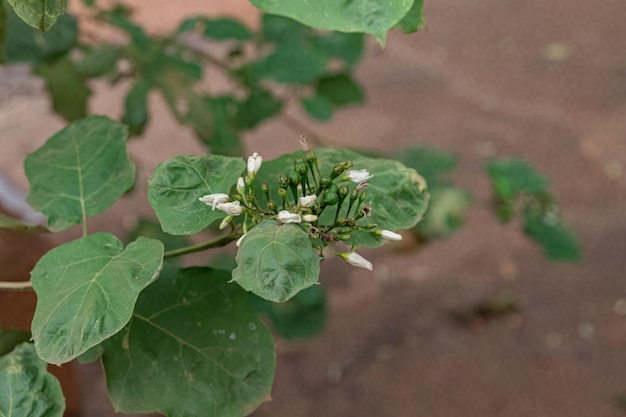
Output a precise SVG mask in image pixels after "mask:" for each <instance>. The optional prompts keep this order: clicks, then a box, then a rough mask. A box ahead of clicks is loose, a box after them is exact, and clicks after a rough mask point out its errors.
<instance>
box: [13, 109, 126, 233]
mask: <svg viewBox="0 0 626 417" xmlns="http://www.w3.org/2000/svg"><path fill="white" fill-rule="evenodd" d="M126 136H127V132H126V128H125V127H124V126H123V125H122V124H120V123H118V122H115V121H113V120H111V119H109V118H108V117H105V116H89V117H87V118H84V119H81V120H78V121H76V122H74V123H72V124H70V125H69V126H67V127H66V128H65V129H62V130H61V131H59V132H57V133H56V134H55V135H54V136H52V137H51V138H50V139H48V141H47V142H46V143H45V144H44V145H43V146H42V147H41V148H39V149H37V150H36V151H35V152H33V153H31V154H29V155H28V156H27V157H26V161H25V162H24V170H25V171H26V176H27V177H28V181H29V183H30V187H31V188H30V193H29V195H28V199H27V201H28V203H29V204H30V205H31V207H32V208H33V209H35V210H38V211H41V212H42V213H44V214H46V215H47V216H48V223H49V227H50V230H53V231H59V230H64V229H67V228H68V227H71V226H74V225H76V224H78V223H80V222H81V221H84V219H85V218H86V217H87V216H93V215H96V214H99V213H102V212H103V211H105V210H106V209H107V208H109V207H110V206H111V204H113V203H114V202H115V200H117V199H118V198H119V197H120V196H121V195H122V194H123V193H124V192H125V191H126V190H128V189H129V188H130V187H131V186H132V185H133V182H134V180H135V166H134V165H133V164H132V162H131V161H130V160H129V158H128V153H127V152H126Z"/></svg>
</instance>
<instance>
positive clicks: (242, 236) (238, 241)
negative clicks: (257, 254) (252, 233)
mask: <svg viewBox="0 0 626 417" xmlns="http://www.w3.org/2000/svg"><path fill="white" fill-rule="evenodd" d="M244 237H246V235H241V237H240V238H239V239H237V242H236V243H235V245H237V247H239V246H240V245H241V241H242V240H243V238H244Z"/></svg>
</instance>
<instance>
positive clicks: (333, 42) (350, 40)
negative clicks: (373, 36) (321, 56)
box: [311, 32, 365, 67]
mask: <svg viewBox="0 0 626 417" xmlns="http://www.w3.org/2000/svg"><path fill="white" fill-rule="evenodd" d="M311 42H312V43H313V44H314V45H315V46H316V47H318V48H320V49H321V50H323V51H324V52H326V53H328V54H330V55H332V56H336V57H337V58H340V59H341V60H342V61H344V62H345V63H346V65H348V66H350V67H353V66H355V65H356V64H357V63H358V62H359V61H360V60H361V57H362V56H363V51H364V49H365V36H363V34H361V33H343V32H331V33H329V34H323V35H319V36H316V37H314V38H312V39H311Z"/></svg>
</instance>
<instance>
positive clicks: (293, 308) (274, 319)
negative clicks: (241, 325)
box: [251, 285, 326, 340]
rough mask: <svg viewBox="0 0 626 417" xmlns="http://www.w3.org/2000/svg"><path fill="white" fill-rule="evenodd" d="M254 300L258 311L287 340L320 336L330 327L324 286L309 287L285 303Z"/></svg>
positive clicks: (257, 298)
mask: <svg viewBox="0 0 626 417" xmlns="http://www.w3.org/2000/svg"><path fill="white" fill-rule="evenodd" d="M251 298H252V305H253V306H254V308H255V309H256V311H258V312H259V313H260V314H263V315H265V316H266V317H267V318H268V319H269V321H270V322H271V323H272V324H273V325H274V328H275V329H276V332H278V334H279V335H280V336H281V337H283V338H285V339H287V340H295V339H307V338H311V337H315V336H318V335H319V334H320V333H321V332H322V331H323V330H324V327H325V325H326V294H325V293H324V287H322V286H321V285H313V286H311V287H309V288H306V289H304V290H302V291H300V292H299V293H298V294H296V295H295V296H293V298H291V299H289V300H288V301H285V302H284V303H273V302H271V301H266V300H264V299H262V298H260V297H257V296H252V297H251Z"/></svg>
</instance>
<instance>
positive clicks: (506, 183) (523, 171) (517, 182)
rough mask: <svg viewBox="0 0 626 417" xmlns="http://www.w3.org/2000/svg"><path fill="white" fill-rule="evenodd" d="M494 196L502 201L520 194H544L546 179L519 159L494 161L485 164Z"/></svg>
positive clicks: (546, 186) (546, 185)
mask: <svg viewBox="0 0 626 417" xmlns="http://www.w3.org/2000/svg"><path fill="white" fill-rule="evenodd" d="M486 170H487V174H488V175H489V177H490V178H491V183H492V185H493V190H494V192H495V194H496V195H497V196H498V197H500V198H502V199H503V200H511V199H513V198H515V197H517V195H518V194H519V193H521V192H524V193H527V194H540V193H544V192H545V191H546V190H547V188H548V179H547V178H546V177H545V176H543V175H542V174H541V173H539V172H538V171H537V170H535V169H534V168H533V167H531V166H530V165H528V164H527V163H526V162H525V161H522V160H520V159H508V158H502V159H496V160H493V161H489V162H488V163H487V164H486Z"/></svg>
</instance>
